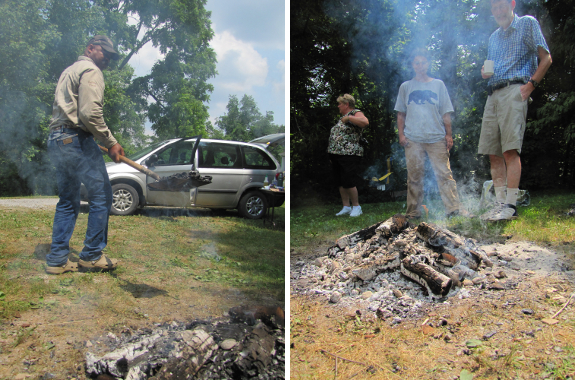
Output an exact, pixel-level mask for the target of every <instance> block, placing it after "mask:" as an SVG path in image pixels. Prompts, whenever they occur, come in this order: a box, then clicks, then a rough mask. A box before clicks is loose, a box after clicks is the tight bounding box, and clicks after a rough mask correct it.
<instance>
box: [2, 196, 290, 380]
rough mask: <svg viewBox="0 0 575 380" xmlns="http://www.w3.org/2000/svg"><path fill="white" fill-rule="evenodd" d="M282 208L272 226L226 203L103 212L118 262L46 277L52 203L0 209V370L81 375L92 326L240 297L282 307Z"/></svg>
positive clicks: (185, 312)
mask: <svg viewBox="0 0 575 380" xmlns="http://www.w3.org/2000/svg"><path fill="white" fill-rule="evenodd" d="M86 208H87V207H84V206H83V208H82V211H83V212H82V213H81V214H80V216H79V218H78V221H77V224H76V228H75V231H74V235H73V237H72V239H71V242H70V246H71V248H72V253H71V255H70V259H71V260H72V261H77V260H78V253H79V252H80V250H81V249H82V246H83V240H84V233H85V230H86V224H87V220H88V214H87V213H86V212H87V209H86ZM284 215H285V209H284V208H283V207H282V208H278V209H277V210H275V222H276V226H271V225H270V223H269V222H267V223H266V224H265V225H264V223H263V221H262V220H247V219H244V218H241V217H239V216H238V214H237V212H233V211H229V212H223V213H218V215H214V214H212V212H211V211H208V210H197V211H196V210H183V209H169V208H148V209H145V210H143V211H140V212H139V214H137V215H134V216H127V217H125V216H111V217H110V224H109V235H108V247H107V248H106V250H105V253H106V254H107V255H109V256H110V257H113V258H117V259H118V260H119V266H118V268H117V269H116V270H114V271H112V272H109V273H66V274H63V275H59V276H53V275H47V274H46V273H45V271H44V263H45V256H46V254H47V253H48V252H49V244H50V242H51V230H52V221H53V217H54V211H53V210H35V209H30V208H9V209H7V208H2V209H1V210H0V326H1V327H0V357H2V360H1V363H0V364H1V365H0V379H2V380H4V379H14V378H15V377H16V376H17V375H18V374H27V375H30V376H34V378H39V377H42V376H43V375H44V374H45V373H47V372H50V373H51V374H53V375H54V376H55V378H58V379H71V378H77V379H84V378H85V375H84V374H83V368H84V367H83V363H84V360H85V359H84V355H85V350H86V349H89V348H87V346H86V344H87V342H88V341H90V340H91V341H92V342H95V343H93V344H94V345H95V347H94V348H96V346H97V340H96V339H95V337H97V336H99V335H102V334H104V335H105V334H107V333H113V334H120V333H122V332H125V331H130V330H134V329H138V328H142V327H150V326H153V324H154V323H163V322H169V321H174V320H175V321H188V320H190V321H191V320H195V319H202V318H211V317H221V316H222V315H223V314H224V313H225V312H227V311H228V310H229V308H231V307H234V306H240V305H264V306H281V307H282V308H284V306H285V277H284V275H285V259H284V258H285V244H284V242H285V233H284V227H285V222H284ZM30 358H32V359H33V360H32V359H30ZM30 360H32V362H33V363H34V366H31V367H30V364H26V363H29V362H30ZM55 360H56V361H57V362H59V364H58V367H57V368H53V363H54V361H55ZM22 378H25V377H22Z"/></svg>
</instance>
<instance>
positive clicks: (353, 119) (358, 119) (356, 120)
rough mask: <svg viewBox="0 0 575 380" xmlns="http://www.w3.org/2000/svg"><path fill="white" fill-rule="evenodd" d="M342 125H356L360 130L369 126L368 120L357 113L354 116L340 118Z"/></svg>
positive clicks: (361, 113) (360, 113)
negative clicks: (348, 123)
mask: <svg viewBox="0 0 575 380" xmlns="http://www.w3.org/2000/svg"><path fill="white" fill-rule="evenodd" d="M341 121H342V123H347V122H350V123H351V124H353V125H356V126H358V127H360V128H362V129H363V128H365V127H367V126H368V125H369V120H367V117H365V115H364V114H363V112H358V113H356V114H355V115H354V116H352V115H348V116H344V117H342V118H341Z"/></svg>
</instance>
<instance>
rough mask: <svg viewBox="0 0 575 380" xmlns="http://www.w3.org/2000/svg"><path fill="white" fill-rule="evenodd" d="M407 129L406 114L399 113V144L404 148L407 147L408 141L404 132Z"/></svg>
mask: <svg viewBox="0 0 575 380" xmlns="http://www.w3.org/2000/svg"><path fill="white" fill-rule="evenodd" d="M404 129H405V112H398V113H397V134H398V135H399V144H400V145H401V146H403V147H405V146H407V139H406V138H405V134H404V133H403V130H404Z"/></svg>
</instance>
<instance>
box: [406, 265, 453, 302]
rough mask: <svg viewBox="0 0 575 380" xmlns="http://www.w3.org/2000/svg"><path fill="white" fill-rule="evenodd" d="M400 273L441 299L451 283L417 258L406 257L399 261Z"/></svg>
mask: <svg viewBox="0 0 575 380" xmlns="http://www.w3.org/2000/svg"><path fill="white" fill-rule="evenodd" d="M401 273H403V274H404V275H406V276H407V277H409V278H411V279H412V280H414V281H415V282H417V283H419V284H420V285H423V286H425V287H426V288H427V287H429V289H430V290H431V291H432V292H433V293H434V294H440V295H441V296H442V297H443V296H445V295H446V294H447V293H449V290H450V289H451V285H452V282H453V281H452V280H451V279H450V278H449V277H447V276H446V275H444V274H442V273H439V272H438V271H436V270H435V269H433V268H432V267H431V266H430V265H428V264H426V263H425V262H423V261H422V260H421V259H420V258H418V257H417V256H408V257H406V258H404V259H403V260H401Z"/></svg>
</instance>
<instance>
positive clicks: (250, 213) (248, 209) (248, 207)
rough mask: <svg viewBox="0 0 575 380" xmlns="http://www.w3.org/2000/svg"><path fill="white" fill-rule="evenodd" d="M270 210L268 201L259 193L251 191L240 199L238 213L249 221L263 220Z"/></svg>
mask: <svg viewBox="0 0 575 380" xmlns="http://www.w3.org/2000/svg"><path fill="white" fill-rule="evenodd" d="M267 209H268V201H267V199H266V197H265V195H263V194H262V193H260V192H259V191H250V192H249V193H247V194H246V195H244V196H243V197H242V199H240V204H239V207H238V211H239V212H240V214H241V215H242V216H243V217H245V218H248V219H261V218H263V216H264V215H265V214H266V211H267Z"/></svg>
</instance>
